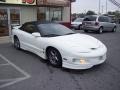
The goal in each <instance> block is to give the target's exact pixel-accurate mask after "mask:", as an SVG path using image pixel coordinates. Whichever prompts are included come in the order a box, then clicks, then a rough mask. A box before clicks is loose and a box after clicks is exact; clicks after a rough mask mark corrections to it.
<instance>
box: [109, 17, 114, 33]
mask: <svg viewBox="0 0 120 90" xmlns="http://www.w3.org/2000/svg"><path fill="white" fill-rule="evenodd" d="M114 27H115V24H114V23H113V22H112V19H111V18H110V17H109V31H111V30H113V28H114Z"/></svg>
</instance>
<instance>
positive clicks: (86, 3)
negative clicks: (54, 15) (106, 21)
mask: <svg viewBox="0 0 120 90" xmlns="http://www.w3.org/2000/svg"><path fill="white" fill-rule="evenodd" d="M116 1H118V2H120V1H119V0H116ZM107 4H108V5H107V8H108V11H115V10H119V9H118V7H116V6H115V5H114V4H112V3H111V2H108V3H107ZM102 8H103V9H102ZM88 10H92V11H95V12H96V13H98V11H99V0H76V2H73V3H72V13H86V12H87V11H88ZM105 12H106V0H101V13H105Z"/></svg>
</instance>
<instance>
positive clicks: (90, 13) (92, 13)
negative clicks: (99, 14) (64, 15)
mask: <svg viewBox="0 0 120 90" xmlns="http://www.w3.org/2000/svg"><path fill="white" fill-rule="evenodd" d="M86 15H96V13H95V12H94V11H90V10H89V11H88V12H87V13H86Z"/></svg>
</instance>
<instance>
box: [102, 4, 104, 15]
mask: <svg viewBox="0 0 120 90" xmlns="http://www.w3.org/2000/svg"><path fill="white" fill-rule="evenodd" d="M103 13H104V5H102V14H103Z"/></svg>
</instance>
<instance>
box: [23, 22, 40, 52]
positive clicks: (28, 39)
mask: <svg viewBox="0 0 120 90" xmlns="http://www.w3.org/2000/svg"><path fill="white" fill-rule="evenodd" d="M22 31H23V32H22V33H23V35H22V34H21V35H22V36H21V40H22V44H23V47H24V48H25V49H27V50H29V51H32V52H35V51H36V50H38V49H37V47H36V37H35V36H33V35H32V33H34V32H39V31H37V29H36V27H35V25H34V24H31V23H28V24H26V25H25V26H24V28H23V30H22Z"/></svg>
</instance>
